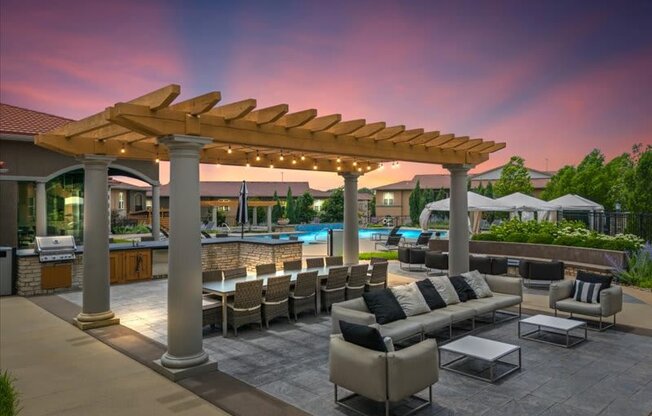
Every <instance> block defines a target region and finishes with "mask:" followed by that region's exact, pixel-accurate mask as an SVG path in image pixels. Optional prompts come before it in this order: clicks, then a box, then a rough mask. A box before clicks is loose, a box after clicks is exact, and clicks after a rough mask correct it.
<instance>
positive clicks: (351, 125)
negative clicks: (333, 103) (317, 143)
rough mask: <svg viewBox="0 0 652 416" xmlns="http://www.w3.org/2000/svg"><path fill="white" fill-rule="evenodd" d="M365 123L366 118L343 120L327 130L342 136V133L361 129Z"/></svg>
mask: <svg viewBox="0 0 652 416" xmlns="http://www.w3.org/2000/svg"><path fill="white" fill-rule="evenodd" d="M365 124H366V121H365V120H364V119H359V120H349V121H341V122H339V123H337V124H336V125H334V126H333V127H331V128H330V129H328V130H326V131H327V132H329V133H333V134H334V135H336V136H340V135H342V134H351V133H353V132H354V131H356V130H359V129H361V128H362V127H363V126H364V125H365Z"/></svg>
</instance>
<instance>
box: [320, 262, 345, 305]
mask: <svg viewBox="0 0 652 416" xmlns="http://www.w3.org/2000/svg"><path fill="white" fill-rule="evenodd" d="M348 274H349V268H348V267H346V266H342V267H333V268H331V269H330V270H328V277H327V278H326V284H325V285H323V286H322V287H321V290H320V291H321V306H322V309H323V310H324V311H326V312H329V311H330V310H331V306H332V305H333V303H337V302H343V301H344V300H345V299H346V294H345V291H346V278H347V277H348Z"/></svg>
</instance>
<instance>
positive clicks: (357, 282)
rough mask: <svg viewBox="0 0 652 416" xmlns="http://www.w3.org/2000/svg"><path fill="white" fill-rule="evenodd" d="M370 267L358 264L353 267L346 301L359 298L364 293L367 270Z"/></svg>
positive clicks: (347, 286)
mask: <svg viewBox="0 0 652 416" xmlns="http://www.w3.org/2000/svg"><path fill="white" fill-rule="evenodd" d="M368 269H369V265H367V264H357V265H355V266H351V273H350V274H349V279H348V281H347V282H346V291H345V298H346V300H349V299H354V298H359V297H360V296H362V294H363V293H364V287H365V284H366V283H367V279H368V276H367V270H368Z"/></svg>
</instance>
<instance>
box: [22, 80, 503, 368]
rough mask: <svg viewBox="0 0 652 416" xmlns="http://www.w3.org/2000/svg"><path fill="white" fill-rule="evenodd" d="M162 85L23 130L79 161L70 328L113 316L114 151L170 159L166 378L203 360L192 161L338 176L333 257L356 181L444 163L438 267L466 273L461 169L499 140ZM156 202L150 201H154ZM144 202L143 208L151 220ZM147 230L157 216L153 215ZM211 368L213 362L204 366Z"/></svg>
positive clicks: (353, 228) (353, 213) (351, 234)
mask: <svg viewBox="0 0 652 416" xmlns="http://www.w3.org/2000/svg"><path fill="white" fill-rule="evenodd" d="M180 92H181V87H180V86H178V85H168V86H165V87H163V88H161V89H159V90H156V91H153V92H151V93H148V94H145V95H143V96H141V97H138V98H135V99H133V100H131V101H128V102H119V103H116V104H114V105H112V106H110V107H108V108H106V109H105V110H103V111H101V112H99V113H97V114H94V115H92V116H90V117H87V118H84V119H82V120H79V121H75V122H72V123H70V124H67V125H65V126H62V127H59V128H56V129H53V130H51V131H49V132H47V133H45V134H39V135H37V136H36V137H35V143H36V144H37V145H39V146H42V147H45V148H48V149H50V150H53V151H57V152H60V153H64V154H67V155H70V156H74V157H78V158H80V160H81V161H82V163H83V165H84V192H85V197H86V198H85V201H84V202H85V203H84V275H83V302H82V312H81V313H80V314H79V315H78V316H77V318H76V322H77V325H78V326H79V327H80V328H82V329H85V328H90V327H99V326H103V325H110V324H115V323H116V322H118V320H117V318H115V317H114V314H113V312H112V311H111V308H110V286H109V277H108V273H109V267H108V264H109V247H108V227H107V221H106V218H107V212H108V202H107V198H106V193H107V176H108V175H107V172H108V167H109V165H110V164H111V162H112V161H114V160H115V159H125V158H127V159H141V160H151V161H152V163H154V162H156V161H159V160H169V161H170V208H169V212H170V238H169V250H168V252H169V256H168V262H169V267H168V270H169V271H168V351H167V352H166V353H165V354H164V355H163V357H161V360H160V361H157V363H158V364H160V367H158V368H159V369H160V370H161V371H162V372H164V373H166V371H167V373H166V374H168V375H170V374H173V377H181V375H180V374H191V373H196V372H197V371H200V370H198V368H204V367H206V366H208V367H210V366H211V365H210V364H209V362H208V356H207V354H206V353H205V352H204V350H203V347H202V305H201V291H202V276H201V274H202V262H201V243H200V238H199V235H198V233H197V229H198V226H199V224H200V209H199V206H200V194H199V164H200V163H211V164H225V165H236V166H252V167H253V166H257V167H268V168H282V169H304V170H314V171H325V172H334V173H338V174H339V175H341V176H342V177H343V179H344V231H343V234H344V261H345V263H347V264H352V263H357V261H358V218H357V213H358V209H357V186H358V177H359V176H360V175H363V174H365V173H366V172H370V171H373V170H375V169H378V168H380V167H381V166H382V164H383V163H385V162H388V161H395V160H399V161H406V162H418V163H431V164H440V165H444V167H445V168H446V169H448V170H449V171H450V172H451V202H450V206H451V225H450V230H449V259H450V260H449V265H450V268H449V273H452V274H459V273H461V272H464V271H468V267H469V263H468V251H469V247H468V233H467V232H466V228H467V225H466V223H467V220H466V219H465V217H466V215H458V214H456V213H458V212H459V213H462V212H466V211H467V199H466V198H465V192H466V187H467V172H468V170H469V169H471V168H472V167H473V166H475V165H477V164H480V163H482V162H484V161H486V160H488V159H489V155H490V154H491V153H493V152H496V151H498V150H500V149H502V148H504V147H505V143H495V142H493V141H486V140H483V139H480V138H473V139H472V138H470V137H469V136H457V135H455V134H452V133H442V132H440V131H434V130H433V131H426V130H425V129H423V128H411V129H408V128H406V127H405V126H404V125H395V126H387V125H386V124H385V123H384V122H382V121H378V122H373V123H367V121H366V120H364V119H356V120H345V121H343V120H342V116H341V115H340V114H328V115H318V113H317V110H315V109H303V110H301V111H297V112H289V108H288V105H287V104H277V105H273V106H270V107H265V108H257V103H256V100H254V99H251V98H249V99H245V100H242V101H237V102H232V103H228V104H223V105H217V104H218V102H220V100H221V93H220V92H218V91H211V92H208V93H206V94H203V95H200V96H198V97H194V98H190V99H186V100H183V101H179V102H175V99H176V98H177V97H178V96H179V94H180ZM154 199H156V197H155V198H154ZM156 204H158V202H155V201H154V200H153V210H152V211H153V215H155V216H158V212H159V210H158V207H157V206H156V207H155V205H156ZM152 223H153V226H156V225H158V219H157V218H156V219H155V218H153V220H152ZM212 366H213V367H214V363H213V365H212Z"/></svg>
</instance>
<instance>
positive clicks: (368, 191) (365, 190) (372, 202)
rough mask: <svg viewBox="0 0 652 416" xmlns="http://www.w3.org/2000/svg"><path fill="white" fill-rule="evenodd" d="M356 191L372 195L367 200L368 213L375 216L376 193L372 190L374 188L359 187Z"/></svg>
mask: <svg viewBox="0 0 652 416" xmlns="http://www.w3.org/2000/svg"><path fill="white" fill-rule="evenodd" d="M358 192H361V193H364V194H369V195H371V196H372V198H371V200H370V201H369V215H370V216H372V217H375V216H376V193H375V192H374V190H373V189H369V188H360V190H359V191H358Z"/></svg>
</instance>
